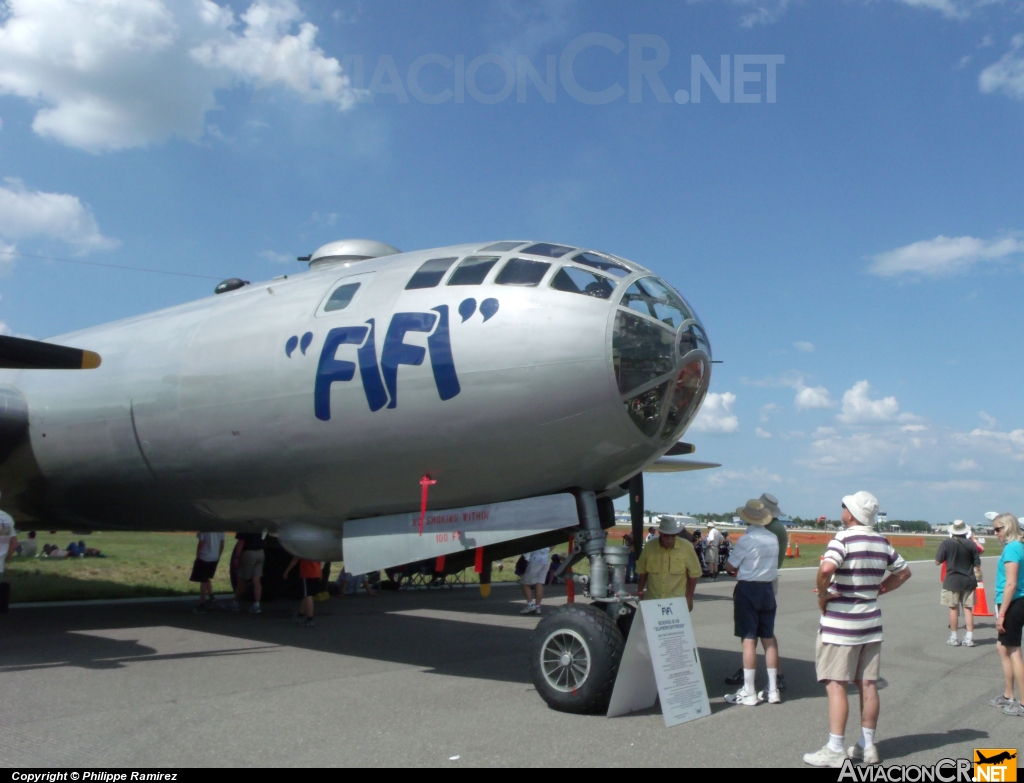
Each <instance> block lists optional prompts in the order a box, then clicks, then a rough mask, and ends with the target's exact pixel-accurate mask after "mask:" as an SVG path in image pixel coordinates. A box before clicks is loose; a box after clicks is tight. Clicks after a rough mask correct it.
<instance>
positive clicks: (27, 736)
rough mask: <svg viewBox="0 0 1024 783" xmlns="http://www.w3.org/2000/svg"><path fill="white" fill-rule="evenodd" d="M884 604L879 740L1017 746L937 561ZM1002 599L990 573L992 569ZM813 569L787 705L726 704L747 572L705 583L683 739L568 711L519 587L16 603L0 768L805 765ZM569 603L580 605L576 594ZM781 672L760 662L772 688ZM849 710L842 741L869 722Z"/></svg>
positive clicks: (797, 577) (781, 634) (895, 755)
mask: <svg viewBox="0 0 1024 783" xmlns="http://www.w3.org/2000/svg"><path fill="white" fill-rule="evenodd" d="M911 568H912V569H913V571H914V576H913V577H912V578H911V579H910V581H909V582H908V583H907V584H906V585H904V586H903V587H902V588H900V589H899V590H898V591H896V592H894V593H892V594H889V595H887V596H885V597H883V598H882V607H883V615H884V625H885V643H884V646H883V657H882V677H883V682H882V683H881V684H882V690H881V699H882V713H881V720H880V723H879V728H878V733H877V735H876V741H877V744H878V747H879V750H880V752H881V754H882V759H883V761H884V762H889V763H895V762H899V763H923V764H928V763H933V762H935V761H937V760H938V759H941V758H945V757H963V758H969V757H971V754H972V749H973V748H974V747H989V748H992V747H996V748H998V747H1011V748H1012V747H1017V746H1018V745H1019V744H1020V738H1021V732H1022V730H1024V721H1022V720H1021V719H1020V718H1011V717H1008V716H1005V715H1003V714H1002V712H1001V711H1000V710H998V709H995V708H992V707H990V706H988V700H989V699H990V698H992V697H993V696H995V695H996V694H998V693H999V692H1000V690H1001V688H1002V678H1001V674H1000V669H999V662H998V658H997V654H996V648H995V635H996V634H995V628H994V623H993V621H992V619H991V618H987V619H984V620H980V621H979V623H978V629H977V630H976V637H977V642H978V646H977V647H975V648H973V649H968V648H962V647H948V646H947V645H946V644H945V640H946V636H947V635H948V630H946V629H945V625H944V624H945V622H946V619H947V610H946V609H945V608H944V607H942V606H940V605H939V581H938V573H937V569H936V568H935V566H934V565H933V564H931V563H912V564H911ZM985 573H986V575H987V576H988V578H989V579H990V580H991V581H990V582H989V591H990V592H989V601H990V602H991V601H992V600H993V595H992V592H991V591H992V585H993V582H994V576H995V563H994V560H992V559H986V561H985ZM813 579H814V571H813V570H797V571H785V572H783V574H782V577H781V586H780V591H779V613H778V618H777V624H776V631H777V637H778V639H779V646H780V651H781V654H782V668H783V671H784V673H785V676H786V679H787V681H788V684H789V687H788V690H786V691H784V693H783V703H782V704H780V705H768V704H761V705H758V706H756V707H742V706H730V705H727V704H725V703H724V701H723V699H722V697H723V696H724V695H725V693H726V692H727V691H728V690H729V687H728V686H726V685H725V684H724V683H723V678H724V677H725V676H726V675H727V674H730V673H732V672H733V671H735V670H736V669H737V668H738V667H739V664H740V653H739V644H738V642H737V640H736V639H734V638H733V636H732V605H731V593H732V580H729V579H720V580H719V581H718V582H714V583H712V582H708V581H707V580H703V581H702V582H701V583H700V585H699V586H698V588H697V601H696V605H695V608H694V626H695V629H696V635H697V640H698V643H699V644H700V647H701V658H702V661H703V665H704V674H705V679H706V681H707V686H708V692H709V696H710V698H711V703H712V708H713V714H712V715H711V716H710V717H707V718H704V719H701V720H696V721H693V722H691V723H687V724H684V725H681V726H676V727H674V728H671V729H666V728H665V726H664V723H663V721H662V718H661V714H660V712H658V711H657V710H656V709H655V710H649V711H646V712H643V713H638V714H633V715H629V716H624V717H620V718H615V719H608V718H606V717H603V716H578V715H566V714H563V713H558V712H554V711H552V710H550V709H548V707H547V706H546V705H545V704H544V702H543V701H541V699H540V697H539V696H538V695H537V693H536V692H535V690H534V688H533V685H532V683H531V680H530V676H529V671H528V664H527V659H526V649H527V644H528V640H529V636H530V632H531V630H532V628H533V626H534V625H535V624H536V622H537V620H536V619H535V618H533V617H521V616H520V615H519V610H520V609H521V608H522V607H523V605H524V604H523V600H522V596H521V594H520V592H519V590H518V588H515V587H495V589H494V590H493V591H492V594H491V597H490V598H488V599H483V598H481V597H480V595H479V592H478V591H477V589H476V588H475V587H472V588H466V589H458V588H456V589H454V590H444V591H439V590H433V591H429V592H427V591H413V592H401V593H384V594H382V595H379V596H377V597H375V598H370V597H367V596H365V595H361V596H359V597H355V598H352V597H349V598H332V599H331V600H330V601H329V602H325V603H318V604H317V605H316V610H317V613H318V615H319V616H318V617H317V625H316V627H314V628H304V627H301V626H298V625H296V624H295V623H293V622H292V621H291V619H290V615H291V612H292V611H293V610H294V609H295V606H294V605H293V604H292V603H291V602H287V604H285V603H280V602H278V603H273V604H266V605H265V606H264V612H263V614H262V615H259V616H251V615H248V614H245V613H241V614H235V613H230V612H215V613H211V614H209V615H196V614H193V613H192V606H193V604H192V603H187V602H164V603H133V604H127V605H125V604H121V605H107V606H75V607H56V608H41V607H34V608H19V609H12V610H11V611H10V613H9V614H6V615H0V766H6V767H14V766H17V767H29V766H32V767H52V766H78V767H93V768H95V767H112V766H162V767H181V766H189V767H191V766H220V765H226V766H303V765H334V766H342V765H345V766H348V765H359V766H400V765H430V766H444V765H450V766H466V765H472V766H477V765H481V766H482V765H488V766H500V767H505V768H513V767H523V766H556V765H565V766H581V765H630V766H637V765H659V766H663V765H668V766H709V767H717V768H728V767H735V766H743V767H767V766H772V767H776V766H800V765H801V764H802V762H801V756H802V754H803V753H804V752H806V751H811V750H816V749H818V748H819V747H821V745H822V744H824V742H825V741H826V740H827V738H828V724H827V716H826V699H825V693H824V688H823V687H822V686H821V685H819V684H818V683H817V682H815V679H814V638H815V629H816V626H817V617H818V613H817V604H816V601H815V596H814V594H813V593H812V589H813ZM553 592H555V593H556V597H554V598H553V599H552V600H551V603H552V604H556V603H561V602H562V601H564V588H559V589H557V590H555V591H553ZM765 679H766V675H765V674H764V662H763V659H761V660H760V661H759V675H758V687H763V683H764V681H765ZM858 727H859V720H858V713H857V706H856V698H853V699H852V700H851V718H850V724H849V726H848V729H847V740H848V742H849V743H851V744H852V742H853V741H855V740H856V738H857V736H858V732H859V728H858Z"/></svg>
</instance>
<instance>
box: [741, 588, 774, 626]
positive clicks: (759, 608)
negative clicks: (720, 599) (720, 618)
mask: <svg viewBox="0 0 1024 783" xmlns="http://www.w3.org/2000/svg"><path fill="white" fill-rule="evenodd" d="M775 607H776V603H775V592H774V591H773V590H772V583H771V582H737V583H736V589H735V590H733V593H732V618H733V624H734V626H735V631H734V634H735V635H736V636H738V637H740V638H741V639H771V638H772V637H773V636H775Z"/></svg>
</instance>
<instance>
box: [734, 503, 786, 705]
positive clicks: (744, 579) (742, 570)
mask: <svg viewBox="0 0 1024 783" xmlns="http://www.w3.org/2000/svg"><path fill="white" fill-rule="evenodd" d="M736 514H737V516H739V518H740V519H742V520H743V521H744V522H746V523H747V525H748V527H747V532H746V533H744V534H743V535H742V536H741V537H740V540H739V541H737V542H736V546H735V548H733V550H732V553H731V554H730V555H729V559H728V560H727V561H726V563H725V570H726V571H728V572H729V574H731V575H733V576H735V577H736V579H737V582H736V589H735V590H734V591H733V594H732V601H733V622H734V625H735V634H736V636H738V637H739V638H740V639H741V640H742V642H743V687H742V688H740V689H739V690H738V691H736V693H732V694H729V695H728V696H726V697H725V700H726V701H727V702H729V703H730V704H742V705H743V706H744V707H753V706H755V705H756V704H757V703H758V702H760V701H764V699H765V698H766V697H767V699H768V703H769V704H778V703H780V702H781V701H782V697H781V696H780V695H779V686H778V679H777V678H778V673H779V648H778V646H777V645H776V644H775V608H776V605H775V592H774V591H773V589H772V584H773V583H774V581H775V577H776V575H777V574H778V572H779V566H778V557H779V541H778V539H777V538H776V537H775V536H774V535H773V534H772V533H769V532H768V531H767V530H765V526H766V525H767V524H768V523H769V522H771V521H772V515H771V512H770V511H768V509H766V508H765V506H764V503H762V502H761V501H760V500H748V501H747V505H745V506H743V507H742V508H738V509H736ZM758 639H760V640H761V646H762V647H763V648H764V657H765V663H766V664H767V666H768V689H767V691H762V692H761V693H758V692H757V690H756V688H755V684H754V683H755V677H756V674H757V640H758Z"/></svg>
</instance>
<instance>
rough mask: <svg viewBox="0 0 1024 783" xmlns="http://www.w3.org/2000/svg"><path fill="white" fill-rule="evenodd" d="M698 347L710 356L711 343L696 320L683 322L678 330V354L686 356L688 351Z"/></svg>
mask: <svg viewBox="0 0 1024 783" xmlns="http://www.w3.org/2000/svg"><path fill="white" fill-rule="evenodd" d="M697 349H700V350H702V351H704V353H706V354H707V355H708V356H711V343H709V342H708V336H707V335H706V334H704V330H703V329H702V328H701V327H700V325H699V324H698V323H697V322H696V321H690V322H689V323H687V324H684V326H683V328H682V329H680V330H679V356H680V357H683V356H686V354H688V353H689V352H690V351H695V350H697Z"/></svg>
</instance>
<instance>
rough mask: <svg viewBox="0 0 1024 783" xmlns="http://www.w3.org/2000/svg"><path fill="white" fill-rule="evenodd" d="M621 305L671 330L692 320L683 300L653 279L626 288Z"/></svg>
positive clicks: (691, 314) (646, 278) (648, 278)
mask: <svg viewBox="0 0 1024 783" xmlns="http://www.w3.org/2000/svg"><path fill="white" fill-rule="evenodd" d="M621 304H622V306H623V307H628V308H629V309H630V310H636V312H638V313H642V314H643V315H646V316H648V317H649V318H654V319H657V320H658V321H661V322H662V323H663V324H665V325H667V326H671V327H672V328H673V329H678V328H679V327H680V326H682V325H683V321H689V320H690V319H692V318H693V312H692V311H691V310H690V308H689V307H687V306H686V303H685V302H684V301H683V298H682V297H681V296H679V294H677V293H676V292H675V291H673V290H672V289H671V288H669V287H668V286H666V285H664V284H663V283H661V282H659V281H658V280H657V279H655V278H653V277H645V278H643V279H642V280H637V281H636V282H635V283H633V285H631V286H630V287H629V288H627V289H626V293H625V294H623V295H622V302H621Z"/></svg>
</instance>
